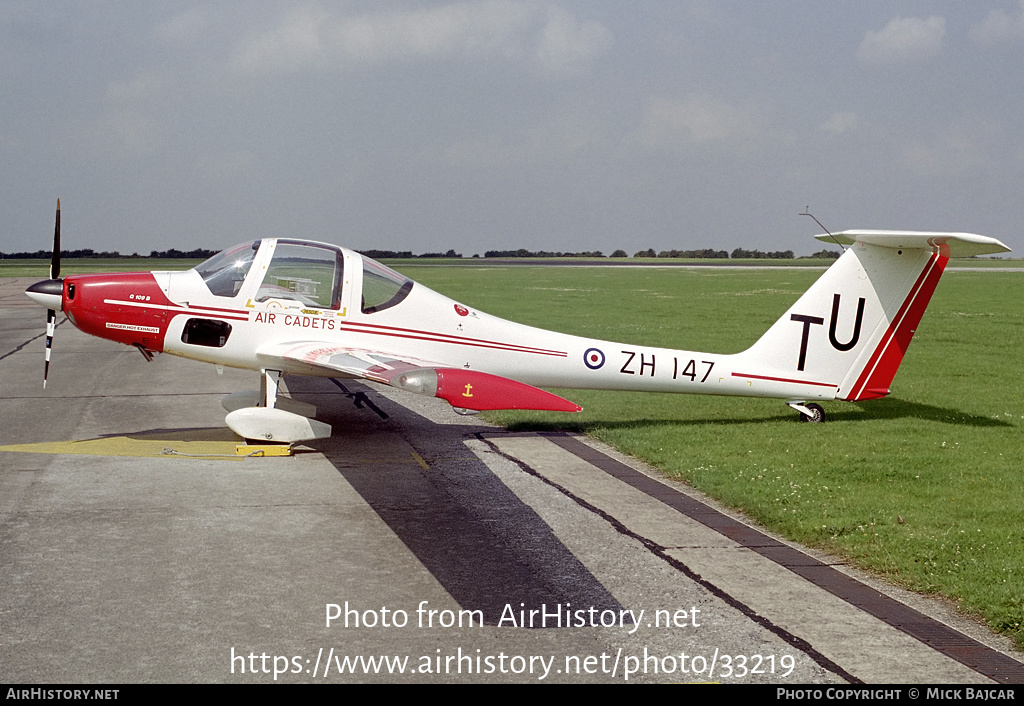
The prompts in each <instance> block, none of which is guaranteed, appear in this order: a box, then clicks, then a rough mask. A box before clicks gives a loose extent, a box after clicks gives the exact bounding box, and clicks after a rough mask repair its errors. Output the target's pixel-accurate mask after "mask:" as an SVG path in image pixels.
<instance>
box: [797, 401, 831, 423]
mask: <svg viewBox="0 0 1024 706" xmlns="http://www.w3.org/2000/svg"><path fill="white" fill-rule="evenodd" d="M804 407H805V408H806V409H807V410H808V411H809V412H810V414H801V415H800V421H801V422H813V423H815V424H820V423H821V422H823V421H825V410H824V409H822V408H821V405H820V404H814V403H813V402H811V403H810V404H808V405H804Z"/></svg>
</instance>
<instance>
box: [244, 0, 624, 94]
mask: <svg viewBox="0 0 1024 706" xmlns="http://www.w3.org/2000/svg"><path fill="white" fill-rule="evenodd" d="M611 44H612V35H611V32H609V31H608V30H607V29H606V28H605V27H604V26H602V25H601V24H599V23H597V22H593V21H586V22H580V21H579V20H577V19H576V17H575V16H574V15H572V14H571V13H569V12H568V11H566V10H565V9H563V8H561V7H560V6H557V5H553V4H549V3H538V2H521V1H515V0H483V1H481V2H458V3H450V4H447V5H441V6H436V7H428V8H424V9H412V10H400V11H387V12H380V13H374V14H364V15H357V16H349V15H343V14H339V13H338V12H337V11H336V10H335V9H334V8H333V7H330V9H327V8H325V7H321V6H319V5H307V6H305V7H302V8H299V9H296V10H293V11H291V12H290V13H289V14H287V15H286V16H285V17H283V18H282V19H281V20H280V23H279V24H278V26H277V27H275V28H274V29H271V30H268V31H264V32H262V33H258V34H254V35H251V36H249V37H246V38H244V39H243V40H241V41H240V42H239V43H238V44H237V45H236V47H235V49H234V53H233V58H232V66H233V68H235V69H236V70H240V71H244V72H251V73H264V72H269V73H288V72H291V71H295V70H302V69H328V68H340V67H345V66H357V65H372V64H382V63H388V62H404V61H411V60H416V59H438V58H477V57H500V58H505V59H512V58H524V59H526V60H527V61H529V62H531V64H532V65H533V66H534V68H535V69H537V70H540V71H541V72H544V73H547V74H551V75H555V76H568V75H573V74H577V73H579V72H581V71H583V70H585V69H586V68H587V67H588V66H589V65H590V62H591V61H593V60H594V59H595V58H596V57H597V56H600V55H601V54H602V53H604V52H605V51H607V50H608V48H609V47H610V46H611Z"/></svg>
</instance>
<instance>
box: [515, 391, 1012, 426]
mask: <svg viewBox="0 0 1024 706" xmlns="http://www.w3.org/2000/svg"><path fill="white" fill-rule="evenodd" d="M854 404H855V405H856V407H855V408H853V407H850V406H847V405H844V406H842V407H839V408H829V409H826V410H825V414H826V418H825V424H829V423H835V422H868V421H874V420H878V419H925V420H928V421H933V422H942V423H944V424H955V425H959V426H970V427H1004V428H1005V427H1013V426H1016V425H1014V424H1011V423H1009V422H1007V421H1004V420H1001V419H997V418H995V417H986V416H983V415H979V414H970V413H968V412H964V411H962V410H959V409H954V408H952V407H937V406H935V405H929V404H923V403H920V402H912V401H910V400H901V399H899V398H895V397H887V398H885V399H881V400H871V401H868V402H855V403H854ZM795 421H796V415H795V414H794V413H793V412H790V411H788V409H786V411H783V412H780V413H779V414H772V415H767V416H760V417H742V418H734V419H722V418H711V417H709V418H706V419H630V420H614V421H603V420H599V419H595V420H590V421H582V422H577V421H572V422H565V421H560V422H545V421H540V420H537V421H523V422H515V423H513V424H510V425H508V430H509V431H515V432H525V431H532V432H556V431H561V432H565V431H568V432H576V433H579V434H585V433H587V432H589V431H595V430H599V429H629V428H637V427H663V426H678V427H697V426H712V425H723V426H731V425H737V424H739V425H743V424H763V423H765V422H795Z"/></svg>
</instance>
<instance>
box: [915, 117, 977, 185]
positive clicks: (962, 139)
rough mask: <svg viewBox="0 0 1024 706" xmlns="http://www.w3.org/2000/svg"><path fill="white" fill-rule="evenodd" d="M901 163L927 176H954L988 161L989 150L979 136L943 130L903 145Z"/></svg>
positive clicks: (963, 173)
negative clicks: (929, 136)
mask: <svg viewBox="0 0 1024 706" xmlns="http://www.w3.org/2000/svg"><path fill="white" fill-rule="evenodd" d="M901 158H902V161H903V164H904V165H905V166H906V167H908V168H910V169H911V170H912V171H915V172H917V173H919V174H922V175H924V176H928V177H957V176H963V175H965V174H968V173H971V172H973V171H975V170H977V169H979V168H981V167H983V166H984V165H986V164H987V163H989V161H990V159H989V154H988V151H987V150H986V148H985V146H984V145H983V144H982V142H981V141H979V139H978V136H968V135H966V134H964V133H962V132H959V131H956V130H952V129H949V130H945V131H943V132H942V133H940V134H937V135H935V136H933V137H931V138H927V139H922V138H915V139H913V140H911V141H910V142H909V143H908V144H907V145H905V146H904V147H903V148H902V151H901Z"/></svg>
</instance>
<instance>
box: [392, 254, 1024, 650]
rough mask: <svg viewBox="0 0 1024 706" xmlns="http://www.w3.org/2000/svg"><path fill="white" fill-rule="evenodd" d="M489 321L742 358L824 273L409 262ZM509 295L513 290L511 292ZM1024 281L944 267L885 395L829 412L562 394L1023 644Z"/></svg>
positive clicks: (539, 417)
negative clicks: (807, 414) (805, 414)
mask: <svg viewBox="0 0 1024 706" xmlns="http://www.w3.org/2000/svg"><path fill="white" fill-rule="evenodd" d="M401 269H402V271H403V273H404V274H407V275H409V276H411V277H413V278H414V279H417V280H418V281H421V282H423V283H424V284H426V285H428V286H430V287H432V288H435V289H437V290H439V291H442V292H444V293H446V294H449V295H450V296H452V297H454V298H456V299H459V300H461V301H464V302H466V303H468V304H471V305H473V306H475V307H478V308H480V309H482V310H484V311H487V312H489V313H492V314H495V315H498V316H503V317H507V318H510V319H513V320H516V321H520V322H523V323H528V324H532V325H536V326H541V327H545V328H555V329H558V330H562V331H566V332H568V333H575V334H580V335H587V336H592V337H600V338H607V339H611V340H616V341H622V342H626V343H637V344H639V343H644V344H647V345H652V346H666V347H678V348H685V349H688V350H704V351H712V352H721V353H733V352H737V351H740V350H743V349H744V348H746V347H747V346H748V345H750V344H751V343H753V342H754V341H755V340H756V339H757V338H758V336H760V334H761V333H762V332H763V331H765V330H766V329H767V328H768V327H769V326H770V325H771V323H772V322H774V321H775V320H776V319H777V318H778V317H779V316H780V315H781V314H782V313H783V312H784V311H785V310H786V309H787V308H788V307H789V305H790V304H792V303H793V301H795V300H796V298H797V297H798V296H799V294H800V293H801V292H802V291H803V290H804V289H806V288H807V287H808V286H810V284H811V283H812V282H813V281H814V279H815V278H816V277H817V276H818V274H819V273H817V272H804V271H800V270H783V271H779V270H742V271H736V270H724V271H723V270H620V269H562V268H536V269H523V268H515V269H504V270H495V269H490V268H487V269H482V268H481V269H476V270H467V269H465V268H458V269H455V268H451V269H440V268H418V267H412V266H407V267H402V268H401ZM510 293H514V294H512V295H510ZM1022 301H1024V272H1008V273H1004V272H948V273H947V274H946V275H945V277H944V278H943V280H942V282H941V283H940V284H939V288H938V290H937V292H936V294H935V297H934V298H933V301H932V305H931V307H930V308H929V310H928V312H927V313H926V314H925V317H924V321H923V322H922V325H921V326H920V328H919V329H918V333H917V335H916V336H915V338H914V343H913V345H911V347H910V349H909V351H908V353H907V356H906V358H905V360H904V363H903V367H901V369H900V372H899V373H898V374H897V376H896V379H895V381H894V385H893V390H894V392H893V393H892V395H890V396H889V397H888V398H886V399H883V400H875V401H870V402H863V403H844V402H834V403H831V404H826V405H825V408H826V413H827V414H828V415H829V419H828V421H827V422H826V423H825V424H820V425H816V424H798V423H796V421H795V420H796V415H795V413H794V412H792V411H791V410H790V409H789V408H788V407H786V406H785V405H784V404H783V403H782V402H781V401H775V400H760V399H742V398H715V397H699V396H686V395H668V394H649V393H648V394H644V393H619V392H596V391H575V390H574V391H564V393H563V394H565V396H567V397H568V398H569V399H572V400H573V401H575V402H578V403H580V404H581V405H583V408H584V411H583V412H582V413H580V414H579V415H573V416H569V415H564V414H561V415H559V414H553V413H542V412H505V413H500V414H495V415H493V416H492V419H495V420H496V421H499V422H501V423H502V424H506V425H509V426H511V427H513V428H519V429H572V430H577V431H583V432H586V433H588V434H591V435H593V436H594V437H597V438H599V439H601V440H602V441H605V442H607V443H609V444H611V445H613V446H615V447H617V448H619V449H620V450H622V451H624V452H626V453H629V454H631V455H633V456H636V457H638V458H641V459H643V460H645V461H647V462H648V463H651V464H652V465H655V466H657V467H659V468H661V469H663V470H664V471H665V472H666V473H667V474H668V475H669V476H671V477H673V478H677V479H680V480H683V481H686V482H687V483H690V484H691V485H693V486H694V487H696V488H699V489H700V490H702V491H704V492H706V493H708V494H710V495H712V496H714V497H716V498H718V499H720V500H722V501H723V502H725V503H727V504H728V505H730V506H732V507H735V508H739V509H741V510H743V511H744V512H745V513H747V514H748V515H749V516H751V517H752V518H754V519H755V520H757V521H758V522H761V523H763V524H765V525H766V526H768V527H770V528H771V529H773V530H775V531H777V532H779V533H781V534H783V535H785V536H786V537H789V538H791V539H793V540H796V541H799V542H802V543H805V544H808V545H811V546H815V547H820V548H822V549H825V550H827V551H829V552H832V553H835V554H838V555H840V556H843V557H847V558H849V560H851V561H852V562H853V563H855V564H856V565H858V566H860V567H862V568H864V569H867V570H870V571H872V572H875V573H877V574H879V575H882V576H884V577H886V578H887V579H889V580H891V581H893V582H895V583H898V584H900V585H903V586H906V587H908V588H912V589H914V590H917V591H921V592H923V593H929V594H941V595H944V596H947V597H948V598H950V599H952V600H953V601H955V602H956V603H957V604H958V605H959V606H960V607H961V609H962V610H963V611H965V612H966V613H969V614H973V615H975V616H978V617H980V618H982V619H984V620H985V621H986V622H987V623H988V624H989V625H990V626H991V627H992V628H994V629H996V630H998V631H1001V632H1004V633H1006V634H1008V635H1010V636H1011V637H1012V638H1013V639H1014V640H1015V641H1016V643H1017V644H1018V645H1019V646H1022V647H1024V630H1022V625H1024V507H1022V503H1021V498H1024V478H1022V470H1024V437H1022V434H1021V430H1022V427H1024V385H1021V383H1020V369H1021V362H1022V360H1024V353H1022V351H1024V307H1022V305H1021V302H1022Z"/></svg>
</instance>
